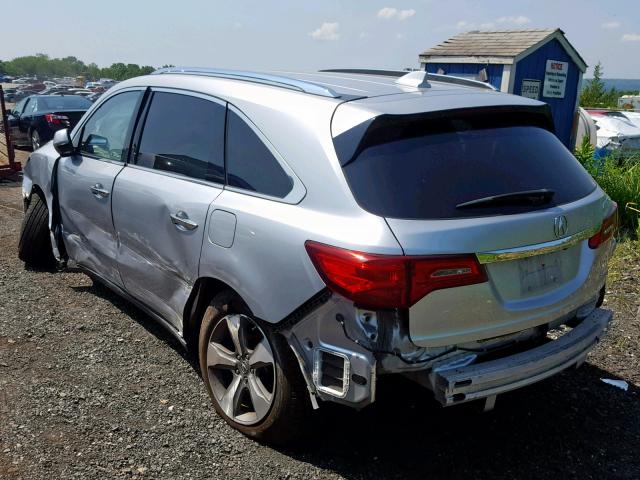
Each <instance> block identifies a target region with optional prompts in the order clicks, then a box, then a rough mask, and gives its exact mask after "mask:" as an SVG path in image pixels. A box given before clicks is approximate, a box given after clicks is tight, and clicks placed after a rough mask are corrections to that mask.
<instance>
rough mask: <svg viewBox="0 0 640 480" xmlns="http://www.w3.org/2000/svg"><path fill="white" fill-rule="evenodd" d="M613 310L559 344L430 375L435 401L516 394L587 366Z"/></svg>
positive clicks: (588, 320)
mask: <svg viewBox="0 0 640 480" xmlns="http://www.w3.org/2000/svg"><path fill="white" fill-rule="evenodd" d="M612 316H613V314H612V312H611V311H610V310H604V309H601V308H598V309H595V310H594V311H593V312H592V313H591V314H590V315H589V316H588V317H586V318H585V319H584V320H583V321H582V322H580V324H579V325H577V326H576V327H575V328H573V329H572V330H571V331H570V332H568V333H566V334H565V335H563V336H562V337H560V338H559V339H557V340H553V341H550V342H549V343H546V344H544V345H542V346H540V347H536V348H533V349H531V350H527V351H524V352H522V353H518V354H515V355H510V356H507V357H503V358H499V359H497V360H491V361H487V362H483V363H479V364H472V365H468V366H465V367H460V368H451V369H446V370H442V369H438V368H437V367H435V368H434V369H433V370H432V371H431V372H430V373H429V374H428V375H429V382H430V383H431V386H432V388H433V391H434V394H435V398H436V399H437V400H438V401H439V402H440V403H441V404H442V405H444V406H449V405H454V404H459V403H463V402H468V401H471V400H477V399H482V398H488V397H493V396H495V395H497V394H500V393H504V392H508V391H510V390H515V389H517V388H520V387H524V386H526V385H530V384H532V383H535V382H538V381H540V380H543V379H545V378H548V377H550V376H552V375H555V374H556V373H558V372H560V371H562V370H564V369H566V368H569V367H572V366H579V365H580V364H581V363H582V362H584V360H585V358H586V356H587V353H589V351H590V350H591V349H592V348H593V347H594V345H595V344H596V343H597V342H598V340H599V339H600V338H601V337H602V334H603V332H604V330H605V329H606V327H607V325H608V324H609V322H610V321H611V318H612Z"/></svg>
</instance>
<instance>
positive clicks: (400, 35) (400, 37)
mask: <svg viewBox="0 0 640 480" xmlns="http://www.w3.org/2000/svg"><path fill="white" fill-rule="evenodd" d="M396 38H397V39H398V40H404V38H405V35H404V33H396Z"/></svg>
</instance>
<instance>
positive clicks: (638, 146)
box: [589, 110, 640, 150]
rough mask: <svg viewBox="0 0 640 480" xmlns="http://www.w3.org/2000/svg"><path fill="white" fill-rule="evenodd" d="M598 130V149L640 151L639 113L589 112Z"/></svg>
mask: <svg viewBox="0 0 640 480" xmlns="http://www.w3.org/2000/svg"><path fill="white" fill-rule="evenodd" d="M589 114H590V115H591V117H592V118H593V120H594V121H595V122H596V127H597V129H598V141H597V147H598V148H606V149H608V150H618V149H621V150H640V113H633V112H631V113H629V112H614V111H606V110H591V111H589Z"/></svg>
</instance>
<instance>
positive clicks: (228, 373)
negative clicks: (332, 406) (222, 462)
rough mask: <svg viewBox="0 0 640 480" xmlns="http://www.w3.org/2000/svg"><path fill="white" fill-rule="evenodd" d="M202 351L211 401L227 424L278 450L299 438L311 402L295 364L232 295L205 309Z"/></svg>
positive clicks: (282, 344) (281, 341)
mask: <svg viewBox="0 0 640 480" xmlns="http://www.w3.org/2000/svg"><path fill="white" fill-rule="evenodd" d="M198 347H199V348H198V350H199V357H200V370H201V374H202V378H203V379H204V383H205V385H206V387H207V391H208V393H209V396H210V397H211V402H212V403H213V406H214V408H215V410H216V412H217V413H218V414H219V415H220V416H221V417H222V418H224V419H225V421H226V422H227V423H228V424H229V425H231V426H232V427H233V428H235V429H236V430H239V431H240V432H242V433H243V434H245V435H247V436H248V437H251V438H254V439H256V440H259V441H263V442H266V443H272V444H280V445H282V444H287V443H290V442H291V441H292V440H293V439H295V438H296V437H297V436H298V435H299V434H300V433H301V430H302V426H303V425H302V424H303V422H304V421H305V420H306V419H307V418H308V416H309V413H310V412H309V411H310V402H309V398H308V393H307V389H306V386H305V384H304V381H303V379H302V377H301V374H300V370H299V366H298V363H297V360H296V358H295V356H294V355H293V352H292V351H291V349H290V348H289V345H288V344H287V342H286V340H285V339H284V338H283V337H282V336H280V335H278V334H276V333H274V332H272V331H271V329H270V328H269V326H268V325H265V324H264V322H258V321H257V320H256V319H254V318H253V317H252V316H251V313H250V312H249V309H248V308H247V306H246V305H245V304H244V302H243V301H242V299H240V297H239V296H238V295H236V294H235V293H234V292H231V291H226V292H222V293H220V294H218V295H216V296H215V297H214V299H213V300H212V301H211V303H210V304H209V306H208V307H207V309H206V311H205V313H204V316H203V320H202V324H201V327H200V338H199V345H198Z"/></svg>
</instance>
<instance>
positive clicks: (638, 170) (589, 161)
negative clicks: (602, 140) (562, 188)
mask: <svg viewBox="0 0 640 480" xmlns="http://www.w3.org/2000/svg"><path fill="white" fill-rule="evenodd" d="M575 156H576V158H577V159H578V160H579V161H580V163H581V164H582V166H584V168H585V169H586V170H587V171H588V172H589V173H590V174H591V176H592V177H593V178H594V179H595V180H596V182H598V184H599V185H600V187H601V188H602V189H603V190H604V191H605V192H606V193H607V195H609V197H610V198H611V199H612V200H613V201H614V202H616V203H617V204H618V215H619V220H620V227H621V229H622V230H623V231H624V232H625V233H627V234H629V235H630V236H631V237H635V238H640V221H639V220H640V154H634V155H624V156H623V155H620V154H618V155H616V154H613V153H612V154H610V155H607V156H606V157H601V158H595V157H594V149H593V147H592V146H591V145H589V143H588V142H583V143H582V145H580V147H578V148H576V151H575Z"/></svg>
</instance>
